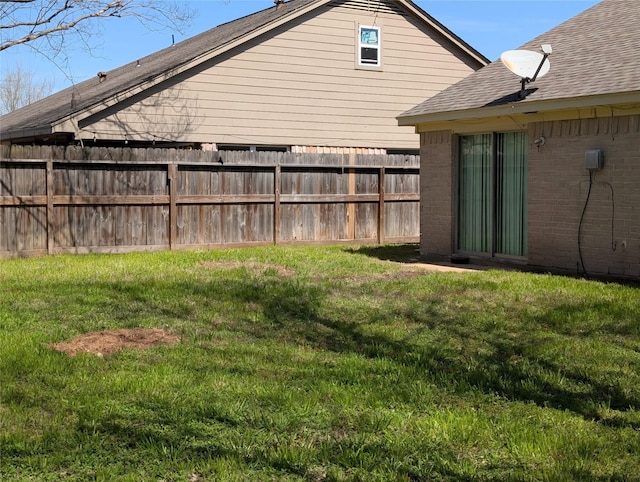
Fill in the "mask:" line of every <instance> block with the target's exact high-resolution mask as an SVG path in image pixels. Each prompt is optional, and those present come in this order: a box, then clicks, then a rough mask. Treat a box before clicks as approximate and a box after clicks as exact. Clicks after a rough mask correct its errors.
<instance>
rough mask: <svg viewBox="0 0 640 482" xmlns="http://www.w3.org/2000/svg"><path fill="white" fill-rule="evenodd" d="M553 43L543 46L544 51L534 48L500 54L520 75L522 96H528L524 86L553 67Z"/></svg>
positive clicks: (510, 67)
mask: <svg viewBox="0 0 640 482" xmlns="http://www.w3.org/2000/svg"><path fill="white" fill-rule="evenodd" d="M551 52H552V49H551V45H548V44H545V45H543V46H542V53H540V52H534V51H532V50H507V51H506V52H504V53H503V54H502V55H501V56H500V60H501V61H502V63H503V64H504V65H505V67H506V68H508V69H509V70H510V71H511V72H513V73H514V74H516V75H517V76H518V77H520V82H521V86H522V87H521V89H520V98H521V99H524V98H525V97H526V91H525V88H524V86H525V85H526V84H528V83H530V82H535V80H536V79H537V78H538V77H544V76H545V75H547V74H548V73H549V70H550V69H551V63H550V62H549V60H548V57H549V55H551Z"/></svg>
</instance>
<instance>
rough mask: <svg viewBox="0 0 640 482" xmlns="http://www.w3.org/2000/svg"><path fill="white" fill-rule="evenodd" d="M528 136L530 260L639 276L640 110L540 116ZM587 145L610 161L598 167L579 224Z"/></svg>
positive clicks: (586, 177)
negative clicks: (556, 117)
mask: <svg viewBox="0 0 640 482" xmlns="http://www.w3.org/2000/svg"><path fill="white" fill-rule="evenodd" d="M539 137H544V138H545V143H544V145H543V146H541V147H539V148H538V147H535V145H534V144H533V141H534V140H535V139H536V138H539ZM529 142H530V146H531V148H530V151H529V194H528V196H529V199H528V208H529V210H528V221H529V264H530V265H535V266H542V267H551V268H560V269H563V270H569V271H572V272H573V271H575V272H577V273H582V270H583V264H584V269H585V270H586V271H587V273H590V274H608V275H621V276H629V277H638V276H640V116H637V115H636V116H622V117H607V118H594V119H581V120H579V119H576V120H571V121H555V122H540V123H534V124H531V125H530V126H529ZM587 149H602V151H603V152H604V167H603V169H601V170H597V171H593V172H592V184H591V194H590V196H589V203H588V205H587V207H586V210H585V211H584V217H583V221H582V227H580V219H581V217H582V212H583V210H584V209H585V202H586V198H587V195H588V193H589V170H587V169H586V168H585V152H586V151H587ZM579 232H580V233H579ZM579 234H580V247H581V249H579V245H578V237H579V236H578V235H579ZM581 254H582V257H581V256H580V255H581Z"/></svg>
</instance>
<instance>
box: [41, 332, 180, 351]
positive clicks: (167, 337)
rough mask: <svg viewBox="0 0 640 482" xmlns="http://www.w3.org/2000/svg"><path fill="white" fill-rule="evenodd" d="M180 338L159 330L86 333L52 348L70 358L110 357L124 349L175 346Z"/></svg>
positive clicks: (53, 345)
mask: <svg viewBox="0 0 640 482" xmlns="http://www.w3.org/2000/svg"><path fill="white" fill-rule="evenodd" d="M179 342H180V338H178V337H177V336H175V335H171V334H169V333H167V332H166V331H164V330H161V329H159V328H130V329H119V330H104V331H96V332H92V333H86V334H84V335H81V336H79V337H77V338H74V339H73V340H71V341H68V342H60V343H53V344H52V345H51V348H53V349H54V350H57V351H61V352H64V353H66V354H67V355H69V356H74V355H77V354H78V353H93V354H95V355H99V356H102V355H109V354H111V353H115V352H118V351H120V350H122V349H124V348H133V349H136V350H144V349H145V348H149V347H152V346H157V345H173V344H175V343H179Z"/></svg>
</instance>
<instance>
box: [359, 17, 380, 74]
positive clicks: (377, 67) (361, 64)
mask: <svg viewBox="0 0 640 482" xmlns="http://www.w3.org/2000/svg"><path fill="white" fill-rule="evenodd" d="M362 29H374V30H376V31H377V32H378V45H376V46H375V47H371V45H368V44H363V43H362ZM356 37H357V38H356V44H357V49H356V50H357V51H356V58H357V60H356V65H357V67H358V68H361V69H371V70H380V69H382V28H381V27H380V26H378V25H363V24H358V25H357V29H356ZM363 47H369V48H376V49H377V50H378V62H377V63H375V64H374V63H370V62H363V61H362V48H363Z"/></svg>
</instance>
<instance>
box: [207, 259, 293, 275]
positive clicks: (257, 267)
mask: <svg viewBox="0 0 640 482" xmlns="http://www.w3.org/2000/svg"><path fill="white" fill-rule="evenodd" d="M200 266H202V267H203V268H209V269H238V268H246V269H247V270H249V271H251V272H252V273H256V274H263V273H264V272H265V271H267V270H274V271H275V272H276V273H278V275H280V276H293V275H294V274H296V273H295V271H293V270H291V269H289V268H285V267H284V266H279V265H277V264H269V263H258V262H256V261H206V262H203V263H200Z"/></svg>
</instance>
